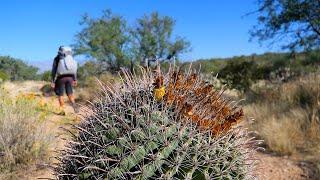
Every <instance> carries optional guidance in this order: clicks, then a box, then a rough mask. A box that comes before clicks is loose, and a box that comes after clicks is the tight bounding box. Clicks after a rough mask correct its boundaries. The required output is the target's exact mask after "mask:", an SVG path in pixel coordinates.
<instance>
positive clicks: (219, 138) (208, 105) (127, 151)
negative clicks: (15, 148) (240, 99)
mask: <svg viewBox="0 0 320 180" xmlns="http://www.w3.org/2000/svg"><path fill="white" fill-rule="evenodd" d="M123 74H124V75H123V77H124V78H123V82H122V83H121V84H120V85H119V86H118V87H115V86H112V87H111V86H107V85H104V86H102V89H103V93H102V95H101V97H100V98H99V99H97V100H96V101H95V102H93V103H92V105H90V106H89V107H88V108H86V109H87V112H86V113H85V114H84V116H83V121H82V123H81V124H80V125H76V126H75V128H76V129H77V133H74V134H72V138H71V140H70V142H69V143H68V145H67V147H66V148H65V150H63V151H62V152H61V156H59V157H58V160H59V163H58V164H57V166H56V168H55V173H56V176H57V178H58V179H246V178H250V168H251V166H252V163H251V161H250V158H249V157H250V153H251V152H252V149H251V148H250V146H251V143H252V142H253V141H251V140H250V139H249V138H248V137H247V133H246V132H245V131H244V130H242V129H241V128H236V127H235V128H231V127H234V126H233V124H235V123H237V122H239V121H240V119H241V118H242V117H243V112H242V110H241V109H239V108H237V107H231V106H230V103H228V101H226V100H224V99H223V97H222V96H221V95H222V94H221V93H219V92H216V91H215V90H214V89H212V87H211V86H210V85H207V84H205V83H204V82H203V81H202V80H201V79H200V78H198V76H197V75H196V74H190V73H186V74H183V73H180V72H174V71H173V70H170V71H169V73H167V74H166V75H164V76H162V75H160V74H157V75H156V76H155V77H153V76H154V75H153V74H152V73H151V72H147V71H144V72H143V73H142V77H140V78H137V77H135V76H134V75H131V74H129V73H127V72H125V71H124V73H123ZM159 88H161V93H160V95H159V96H160V97H155V95H156V94H159V92H156V93H155V90H157V89H159ZM164 93H165V95H164ZM163 95H164V96H163Z"/></svg>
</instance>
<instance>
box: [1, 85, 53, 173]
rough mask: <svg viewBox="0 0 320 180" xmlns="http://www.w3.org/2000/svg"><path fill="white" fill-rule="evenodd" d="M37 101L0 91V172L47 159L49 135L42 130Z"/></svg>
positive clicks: (21, 167)
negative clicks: (12, 96) (15, 97)
mask: <svg viewBox="0 0 320 180" xmlns="http://www.w3.org/2000/svg"><path fill="white" fill-rule="evenodd" d="M37 103H38V102H37V101H34V100H32V99H30V98H27V97H23V96H21V97H19V98H18V99H11V98H10V96H9V94H8V92H5V90H3V89H1V90H0V172H1V173H9V172H11V171H16V170H18V169H23V168H25V167H26V166H27V165H30V164H32V163H34V162H36V161H44V160H45V159H46V158H47V152H48V146H49V143H50V136H49V135H48V134H46V133H45V132H44V127H43V119H42V118H41V114H40V113H39V112H38V111H37V107H38V104H37Z"/></svg>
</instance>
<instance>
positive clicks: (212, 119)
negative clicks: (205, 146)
mask: <svg viewBox="0 0 320 180" xmlns="http://www.w3.org/2000/svg"><path fill="white" fill-rule="evenodd" d="M160 82H163V77H158V78H156V82H155V84H159V83H160ZM165 86H166V94H165V96H164V101H165V102H166V103H167V104H168V105H173V106H174V107H175V108H176V112H178V113H179V114H180V115H182V116H184V117H185V118H184V119H186V120H191V121H192V122H193V123H196V124H197V125H198V126H199V127H200V128H201V129H205V130H207V129H210V130H212V133H213V134H215V135H216V134H219V133H224V132H227V131H228V130H230V129H231V128H232V126H233V125H234V124H237V123H239V122H240V121H241V120H242V119H243V116H244V113H243V110H242V109H241V108H238V107H231V106H230V101H229V100H227V99H225V98H224V97H222V93H223V91H218V90H215V89H214V88H213V86H212V85H210V84H207V83H206V82H205V81H203V80H202V79H201V78H200V77H199V75H197V74H195V73H194V74H183V73H181V72H176V71H175V72H172V73H171V74H169V78H168V82H166V83H165Z"/></svg>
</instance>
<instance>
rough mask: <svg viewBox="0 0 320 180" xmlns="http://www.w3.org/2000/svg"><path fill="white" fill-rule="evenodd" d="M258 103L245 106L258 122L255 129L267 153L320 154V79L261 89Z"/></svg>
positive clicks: (302, 79) (306, 79)
mask: <svg viewBox="0 0 320 180" xmlns="http://www.w3.org/2000/svg"><path fill="white" fill-rule="evenodd" d="M257 92H258V95H256V96H257V97H258V100H257V101H256V102H254V103H252V104H249V105H247V106H246V107H245V112H246V114H247V115H248V116H250V117H253V118H254V119H255V121H254V123H252V125H251V127H250V128H251V130H254V131H256V132H257V134H258V136H259V137H260V138H262V139H263V140H264V141H265V145H266V148H267V150H270V151H273V152H276V153H277V154H281V155H292V154H298V153H302V154H307V155H311V156H312V155H317V154H319V153H320V121H319V117H320V99H319V97H320V76H319V75H316V74H313V75H309V76H307V77H302V78H300V79H297V80H295V81H292V82H288V83H285V84H282V85H273V86H271V87H270V86H269V88H266V87H265V86H264V87H260V89H258V91H257Z"/></svg>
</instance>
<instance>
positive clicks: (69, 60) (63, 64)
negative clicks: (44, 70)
mask: <svg viewBox="0 0 320 180" xmlns="http://www.w3.org/2000/svg"><path fill="white" fill-rule="evenodd" d="M59 56H60V59H59V63H58V67H57V74H58V75H67V74H68V75H69V74H71V75H76V74H77V69H78V64H77V62H76V61H75V60H74V59H73V57H72V50H71V48H70V47H60V48H59Z"/></svg>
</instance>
